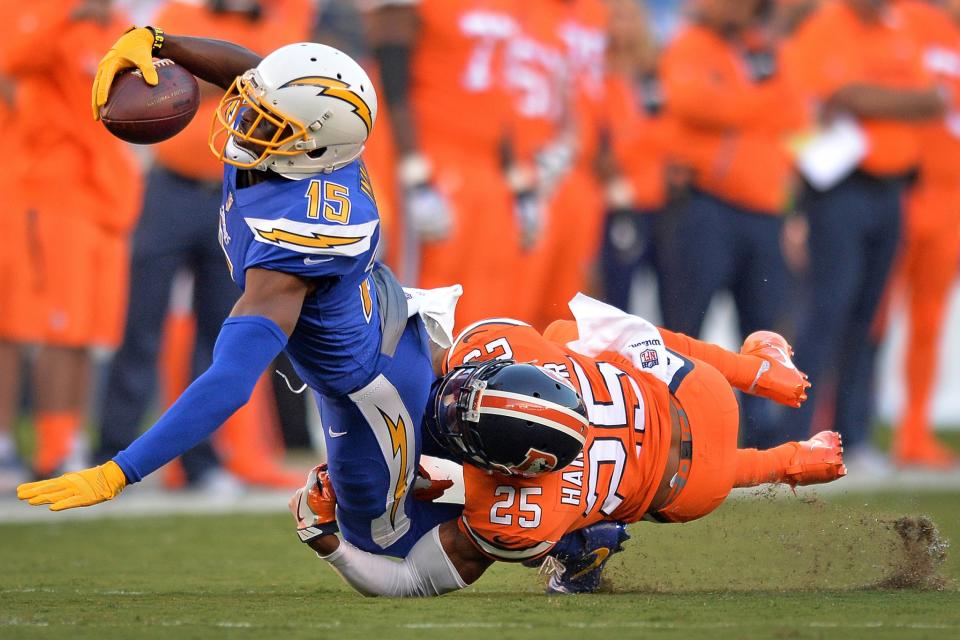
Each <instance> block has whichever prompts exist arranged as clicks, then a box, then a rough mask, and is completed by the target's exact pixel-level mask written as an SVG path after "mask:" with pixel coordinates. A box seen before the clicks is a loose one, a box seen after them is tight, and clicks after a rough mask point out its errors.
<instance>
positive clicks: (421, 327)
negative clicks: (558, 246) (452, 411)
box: [17, 27, 461, 556]
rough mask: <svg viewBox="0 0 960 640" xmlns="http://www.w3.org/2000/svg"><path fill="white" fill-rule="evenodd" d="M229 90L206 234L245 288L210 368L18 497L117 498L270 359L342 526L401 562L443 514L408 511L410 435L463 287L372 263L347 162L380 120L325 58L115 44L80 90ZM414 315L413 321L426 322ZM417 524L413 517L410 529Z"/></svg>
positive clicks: (310, 51)
mask: <svg viewBox="0 0 960 640" xmlns="http://www.w3.org/2000/svg"><path fill="white" fill-rule="evenodd" d="M152 56H161V57H165V58H169V59H172V60H174V61H175V62H177V63H179V64H180V65H182V66H183V67H185V68H186V69H187V70H189V71H190V72H191V73H193V74H195V75H196V76H198V77H199V78H201V79H203V80H205V81H207V82H209V83H211V84H213V85H215V86H218V87H221V88H223V89H225V90H226V93H225V94H224V96H223V98H222V99H221V101H220V104H219V106H218V108H217V110H216V116H215V120H214V124H213V127H212V129H211V132H210V138H209V142H210V148H211V149H212V150H213V151H214V153H215V154H216V155H217V157H218V158H220V159H221V160H222V161H223V162H224V176H223V181H224V188H223V198H222V202H221V208H220V219H219V224H218V236H219V239H220V242H221V246H222V247H223V251H224V254H225V256H226V259H227V266H228V268H229V271H230V274H231V277H232V278H233V280H234V282H236V283H237V286H239V287H240V289H241V291H242V292H243V293H242V294H241V295H240V298H239V299H238V300H237V303H236V304H235V305H234V307H233V309H232V311H231V313H230V317H228V318H227V319H226V320H225V321H224V323H223V325H222V327H221V329H220V333H219V335H218V336H217V341H216V345H215V347H214V350H213V361H212V363H211V365H210V367H209V368H208V369H207V370H206V371H205V372H203V373H202V374H201V375H200V376H198V377H197V378H196V379H195V380H194V381H193V382H192V383H191V384H190V386H189V387H187V389H186V390H185V391H184V392H183V394H182V395H181V396H180V398H178V399H177V401H176V402H175V403H174V404H173V405H172V406H171V407H170V408H169V409H168V410H167V411H166V412H165V413H164V414H163V416H162V417H161V418H160V419H159V420H158V421H157V423H156V424H155V425H154V426H153V427H151V428H150V429H149V430H148V431H147V432H146V433H144V434H143V435H141V436H140V437H139V438H137V440H135V441H134V442H133V443H132V444H131V445H130V446H128V447H127V448H126V449H124V450H123V451H121V452H119V453H117V455H116V456H114V458H113V459H112V460H110V461H108V462H106V463H104V464H103V465H100V466H98V467H94V468H91V469H85V470H83V471H80V472H78V473H68V474H66V475H64V476H61V477H58V478H55V479H51V480H46V481H41V482H36V483H32V484H26V485H21V486H20V487H19V488H18V494H17V495H18V496H19V497H20V498H22V499H25V500H29V501H30V503H31V504H35V505H36V504H50V505H51V509H52V510H54V511H59V510H62V509H68V508H72V507H79V506H87V505H92V504H97V503H99V502H103V501H105V500H110V499H112V498H114V497H116V495H117V494H119V493H120V491H121V490H122V489H123V488H124V487H125V486H127V485H128V484H132V483H135V482H138V481H140V480H141V479H142V478H143V477H144V476H146V475H148V474H150V473H152V472H153V471H155V470H157V469H158V468H159V467H161V466H162V465H164V464H166V463H167V462H169V461H170V460H171V459H173V458H175V457H176V456H178V455H180V454H182V453H183V452H184V451H186V450H188V449H189V448H191V447H192V446H194V445H196V444H197V443H198V442H200V441H202V440H204V439H205V438H207V437H208V436H209V435H210V434H211V433H213V432H214V431H215V430H217V429H218V428H219V427H220V425H221V424H222V423H223V422H224V421H225V420H226V419H227V418H229V417H230V416H231V415H232V414H233V413H234V412H235V411H236V410H237V409H239V408H240V407H241V406H243V405H244V404H245V403H246V402H247V400H248V399H249V397H250V394H251V393H252V391H253V388H254V386H255V385H256V383H257V380H258V379H259V378H260V377H261V375H262V373H263V371H264V369H265V368H266V367H268V366H269V365H270V364H271V363H272V361H273V360H274V359H275V358H276V357H277V355H278V354H279V353H280V352H281V351H284V350H285V351H286V353H287V355H288V356H289V358H290V361H291V362H292V364H293V366H294V368H295V369H296V371H297V374H298V375H299V376H300V378H301V379H302V380H303V381H304V382H305V383H306V384H307V385H308V386H309V387H310V388H311V389H312V390H313V391H314V393H315V397H316V399H317V403H318V405H319V408H320V415H321V419H322V422H323V427H324V438H325V440H326V449H327V460H328V464H329V465H330V468H331V469H333V470H335V471H336V474H337V490H338V491H340V493H341V494H342V495H344V496H350V499H349V500H344V501H343V502H341V505H340V517H341V528H342V530H343V531H344V532H345V535H347V536H348V537H349V538H350V539H351V540H352V541H353V543H354V544H357V545H359V546H362V547H363V548H366V549H368V550H379V551H385V552H389V553H391V554H394V555H399V556H403V555H405V554H406V553H407V551H409V549H410V547H411V546H412V545H413V543H414V542H415V541H416V540H418V539H419V538H420V536H421V535H422V534H423V533H424V532H425V530H420V529H418V528H417V527H418V526H419V525H418V523H429V522H432V521H435V519H436V518H438V517H439V518H442V519H449V518H450V517H453V515H454V514H455V513H457V512H458V511H459V508H458V507H453V506H451V505H436V504H433V503H426V502H418V501H415V500H413V497H412V491H411V488H412V486H413V482H414V478H415V475H416V471H417V469H416V460H417V459H418V457H419V452H420V446H421V437H420V433H419V431H420V429H419V428H420V424H421V422H422V420H423V412H424V409H425V407H426V403H427V397H428V394H429V391H430V388H429V387H430V382H431V381H432V379H433V373H432V372H433V365H432V361H431V352H430V349H429V347H428V343H429V341H430V340H437V341H438V342H439V343H441V344H442V345H449V344H450V343H451V342H452V339H453V336H452V334H451V332H452V328H453V327H452V325H453V312H454V307H455V304H456V299H457V298H458V297H459V295H460V293H461V289H460V288H459V287H456V286H451V287H448V288H446V289H444V290H436V291H432V292H427V291H423V290H406V291H405V290H403V289H402V288H401V287H400V285H399V283H398V282H397V281H396V279H395V278H394V277H393V275H392V274H391V273H390V271H389V270H388V269H386V268H385V267H383V266H382V265H381V264H380V263H378V262H377V261H376V259H375V256H376V253H377V245H378V244H379V238H380V229H379V219H378V216H377V208H376V201H375V199H374V196H373V192H372V190H371V188H370V183H369V179H368V176H367V173H366V169H365V167H364V166H363V162H362V161H361V159H360V154H361V153H362V151H363V146H364V142H365V141H366V139H367V138H368V137H369V134H370V131H371V129H372V128H373V125H374V122H375V121H376V115H377V96H376V93H375V91H374V88H373V86H372V84H371V82H370V78H369V77H368V76H367V74H366V73H365V72H364V71H363V69H362V68H361V67H360V66H359V65H358V64H357V63H356V62H354V61H353V60H352V59H351V58H349V57H348V56H346V55H345V54H344V53H342V52H341V51H339V50H337V49H333V48H331V47H327V46H325V45H321V44H315V43H295V44H291V45H286V46H284V47H281V48H279V49H277V50H275V51H273V52H272V53H270V54H269V55H267V56H266V57H264V58H261V57H260V56H259V55H257V54H256V53H254V52H252V51H250V50H249V49H245V48H243V47H240V46H238V45H235V44H233V43H230V42H226V41H222V40H212V39H206V38H193V37H188V36H178V35H171V34H165V33H164V32H163V31H162V29H159V28H157V27H149V28H145V27H144V28H138V29H133V30H131V31H128V32H127V33H125V34H124V35H123V36H122V37H121V38H120V39H119V40H117V42H116V43H114V45H113V48H112V49H111V50H110V51H109V52H108V53H107V55H106V56H105V57H104V58H103V60H101V62H100V65H99V71H98V76H97V81H96V83H95V84H94V96H95V102H96V103H97V104H103V103H104V102H106V100H107V96H108V93H109V89H110V85H111V83H112V81H113V78H114V76H115V75H116V74H117V73H118V72H119V71H120V70H121V69H124V68H127V67H132V66H136V67H137V68H139V69H140V70H141V72H143V78H144V80H145V81H146V82H154V83H155V82H156V81H157V79H156V75H155V74H156V72H155V70H154V69H153V65H152V61H151V57H152ZM424 318H426V320H425V319H424ZM421 516H422V517H421Z"/></svg>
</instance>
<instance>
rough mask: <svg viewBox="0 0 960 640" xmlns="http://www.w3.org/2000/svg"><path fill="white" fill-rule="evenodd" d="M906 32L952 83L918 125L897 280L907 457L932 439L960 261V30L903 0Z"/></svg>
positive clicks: (938, 13) (902, 441) (934, 70)
mask: <svg viewBox="0 0 960 640" xmlns="http://www.w3.org/2000/svg"><path fill="white" fill-rule="evenodd" d="M898 8H899V9H900V11H901V12H902V14H903V16H904V18H905V20H906V24H907V28H908V30H909V31H910V32H911V33H913V34H915V35H916V37H917V39H918V41H919V43H920V46H921V47H922V48H923V53H924V55H923V59H924V63H925V66H926V68H927V71H928V72H929V73H931V74H933V75H934V76H935V77H936V78H937V80H938V81H939V82H941V83H943V84H945V85H946V86H948V87H949V88H950V89H951V95H952V98H953V101H952V104H951V105H950V109H949V112H948V114H947V115H946V117H945V118H943V119H942V120H939V121H936V122H932V123H930V124H925V125H923V126H920V127H919V136H920V166H919V169H920V172H919V180H918V181H917V183H916V184H915V185H914V187H913V188H912V190H911V191H910V193H909V195H908V197H907V202H906V240H905V243H904V247H903V252H902V254H901V257H900V263H899V273H898V274H897V278H896V282H897V284H899V285H900V286H901V287H902V288H903V290H904V293H905V294H906V296H907V300H908V304H909V307H908V309H909V321H908V326H909V337H908V341H907V346H906V349H905V350H904V354H905V355H904V358H905V360H906V362H905V376H904V381H905V384H906V390H907V394H906V395H907V398H906V407H905V411H904V414H903V417H902V419H901V422H900V425H899V428H898V431H897V434H896V438H895V444H894V453H895V454H898V455H901V456H902V457H904V458H905V459H906V458H909V457H911V456H912V455H915V454H916V453H917V452H918V451H920V450H922V449H924V447H925V446H927V445H926V443H927V439H928V438H929V437H930V431H931V430H930V422H929V408H930V397H931V394H932V391H933V384H934V380H935V377H936V372H937V368H938V366H937V365H938V360H939V354H938V345H939V343H940V335H941V330H942V327H943V320H944V316H945V313H946V305H947V299H948V296H949V292H950V287H951V285H952V284H953V282H954V281H955V280H956V276H957V266H958V264H960V29H958V28H957V25H956V24H955V23H954V22H953V20H952V19H951V17H950V16H949V15H947V14H946V13H945V12H944V11H942V10H941V9H939V8H938V7H935V6H934V5H932V4H929V3H926V2H917V1H913V0H910V1H903V2H900V3H899V5H898Z"/></svg>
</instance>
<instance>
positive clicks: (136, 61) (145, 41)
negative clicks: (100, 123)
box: [92, 27, 160, 120]
mask: <svg viewBox="0 0 960 640" xmlns="http://www.w3.org/2000/svg"><path fill="white" fill-rule="evenodd" d="M155 42H156V40H155V38H154V33H153V31H151V30H150V29H147V28H145V27H139V28H138V27H130V29H128V30H127V32H126V33H124V34H123V35H122V36H120V39H119V40H117V41H116V42H115V43H113V47H112V48H111V49H110V51H108V52H107V55H105V56H103V59H102V60H101V61H100V64H98V65H97V76H96V78H94V79H93V94H92V97H93V119H94V120H99V119H100V107H102V106H103V105H105V104H106V103H107V96H108V95H110V85H112V84H113V79H114V77H116V75H117V74H118V73H120V72H121V71H123V70H124V69H129V68H131V67H136V68H137V69H139V70H140V73H142V74H143V80H144V82H146V83H147V84H149V85H151V86H155V85H156V84H157V83H158V82H159V81H160V79H159V77H158V76H157V70H156V69H155V68H154V67H153V46H154V44H155Z"/></svg>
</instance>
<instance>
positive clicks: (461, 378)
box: [427, 360, 588, 477]
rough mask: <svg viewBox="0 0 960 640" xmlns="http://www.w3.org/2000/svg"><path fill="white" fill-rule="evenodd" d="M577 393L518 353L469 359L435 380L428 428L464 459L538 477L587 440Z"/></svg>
mask: <svg viewBox="0 0 960 640" xmlns="http://www.w3.org/2000/svg"><path fill="white" fill-rule="evenodd" d="M587 424H588V421H587V417H586V410H585V408H584V406H583V402H582V400H581V399H580V396H579V394H578V393H577V392H576V391H575V390H574V388H573V387H572V386H571V385H569V383H567V382H566V381H564V380H562V379H560V378H558V377H557V376H555V375H554V374H553V373H551V372H549V371H548V370H546V369H542V368H540V367H537V366H535V365H532V364H517V363H515V362H513V361H512V360H492V361H488V362H483V363H479V364H466V365H463V366H460V367H457V368H455V369H453V370H452V371H450V372H449V373H448V374H447V375H446V376H444V377H443V378H442V379H440V380H439V381H438V382H437V383H435V390H434V395H433V402H432V404H431V406H430V407H429V409H428V417H427V429H428V431H429V432H430V433H431V435H432V436H433V437H434V439H435V440H436V441H437V442H438V443H439V444H440V445H441V446H442V447H443V448H444V449H446V450H447V451H448V452H449V453H451V454H453V455H454V457H456V458H457V459H458V460H459V461H461V462H465V463H470V464H472V465H474V466H477V467H480V468H482V469H488V470H490V471H496V472H497V473H501V474H503V475H514V476H524V477H533V476H537V475H540V474H542V473H546V472H549V471H555V470H558V469H560V468H563V467H565V466H567V465H568V464H570V463H571V462H572V461H573V459H574V458H575V457H576V456H577V454H579V452H580V450H581V449H582V448H583V444H584V440H585V434H586V429H587Z"/></svg>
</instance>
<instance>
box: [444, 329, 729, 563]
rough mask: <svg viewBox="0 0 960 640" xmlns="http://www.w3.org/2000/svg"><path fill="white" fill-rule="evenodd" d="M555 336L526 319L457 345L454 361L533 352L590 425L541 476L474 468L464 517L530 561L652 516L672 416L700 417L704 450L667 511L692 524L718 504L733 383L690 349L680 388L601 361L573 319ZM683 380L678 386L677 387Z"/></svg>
mask: <svg viewBox="0 0 960 640" xmlns="http://www.w3.org/2000/svg"><path fill="white" fill-rule="evenodd" d="M547 335H548V336H549V337H550V339H548V338H547V337H544V336H541V335H540V334H539V333H537V332H536V330H534V329H533V328H532V327H530V326H528V325H525V324H523V323H519V322H517V321H504V320H491V321H486V322H481V323H478V324H476V325H473V326H471V327H468V328H467V329H466V330H464V332H463V333H462V334H461V335H460V337H459V338H458V339H457V341H456V342H455V343H454V345H453V346H452V347H451V349H450V351H449V353H448V355H447V359H446V361H445V364H444V366H445V370H446V369H449V368H452V367H454V366H457V365H459V364H462V363H464V362H470V361H473V360H487V359H492V358H498V357H501V358H503V357H506V358H513V359H516V360H517V361H520V362H523V361H532V362H535V363H536V364H538V365H539V366H542V367H545V368H547V369H550V370H552V371H554V372H556V373H557V374H558V375H560V376H562V377H564V378H566V379H567V380H569V381H570V383H571V384H572V385H573V386H574V387H575V388H576V389H577V391H578V392H579V393H580V394H581V396H582V397H583V398H584V403H585V405H586V407H587V413H588V417H589V419H590V428H589V430H588V433H587V438H586V442H585V445H584V449H583V452H582V453H581V455H580V456H579V457H578V458H577V459H576V460H575V461H574V462H573V463H572V464H571V465H570V466H568V467H567V468H565V469H563V470H561V471H557V472H553V473H549V474H545V475H543V476H539V477H536V478H520V477H506V476H502V475H500V474H496V473H488V472H486V471H484V470H481V469H478V468H475V467H472V466H470V465H464V484H465V491H466V498H465V507H464V512H463V515H462V516H461V518H460V521H459V526H460V529H461V530H462V532H463V533H464V535H465V536H466V537H467V538H469V539H470V540H471V541H473V543H474V544H475V545H476V546H477V548H478V549H479V550H480V551H481V552H483V553H484V554H486V555H488V556H489V557H491V558H493V559H495V560H502V561H508V562H510V561H512V562H517V561H523V560H529V559H532V558H535V557H537V556H540V555H542V554H544V553H546V552H547V551H548V550H549V549H550V548H551V547H552V546H553V544H554V543H556V542H557V541H558V540H559V539H560V538H561V537H562V536H563V534H564V533H566V532H567V531H571V530H575V529H579V528H582V527H585V526H588V525H590V524H592V523H594V522H597V521H600V520H604V519H610V520H622V521H626V522H635V521H638V520H640V519H641V518H643V517H644V515H645V514H646V513H647V510H648V507H649V505H650V503H651V501H652V500H653V498H654V495H655V494H656V492H657V490H658V488H659V485H660V482H661V478H662V476H663V474H664V471H665V469H666V467H667V462H668V456H669V454H670V442H671V435H672V430H673V429H672V420H673V419H672V418H671V414H674V415H676V412H677V409H678V408H680V409H682V411H684V412H685V413H686V416H687V418H688V419H689V426H690V429H691V432H692V439H693V442H694V445H693V454H692V455H693V459H692V461H691V460H681V461H680V465H681V469H682V468H683V465H686V469H685V471H684V476H685V477H686V484H684V483H683V482H680V481H678V482H677V483H676V484H677V486H678V487H682V490H679V492H678V493H675V494H674V495H672V496H671V497H668V499H667V504H666V506H665V507H664V508H663V509H661V511H660V512H659V513H658V514H656V517H657V518H658V519H661V520H666V521H678V522H679V521H685V520H690V519H694V518H698V517H702V516H704V515H706V514H707V513H709V512H710V511H712V510H713V509H714V508H716V507H717V506H718V505H719V504H720V503H721V502H722V501H723V499H724V498H725V497H726V495H727V494H728V493H729V491H730V489H731V488H732V487H733V484H734V480H735V457H736V440H737V423H738V411H737V404H736V399H735V398H734V396H733V392H732V391H731V390H730V385H729V384H728V383H727V382H726V380H724V378H723V377H722V376H721V375H720V373H719V372H718V371H717V370H715V369H713V368H712V367H710V366H708V365H706V364H705V363H702V362H698V361H694V360H687V359H685V358H681V357H680V356H677V354H675V353H671V355H670V357H671V358H672V357H678V358H680V362H681V363H682V365H681V366H680V367H679V368H678V369H677V370H676V373H675V374H674V376H673V381H672V383H671V387H668V386H667V385H666V384H664V383H663V382H661V381H660V380H658V379H656V378H654V377H653V376H652V375H650V374H649V373H644V372H642V371H639V370H638V369H636V368H635V367H633V366H632V365H631V364H630V363H629V362H627V361H626V359H625V358H623V357H622V356H619V355H617V354H615V353H604V354H601V355H600V356H599V357H597V358H596V359H594V358H588V357H586V356H582V355H579V354H577V353H574V352H573V351H571V350H570V349H568V348H567V347H565V346H563V345H562V344H561V343H560V340H567V339H568V338H571V337H575V335H576V328H575V325H573V323H569V322H568V323H560V324H559V325H555V326H551V329H550V330H548V334H547ZM671 388H673V389H674V390H675V395H673V396H671Z"/></svg>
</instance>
